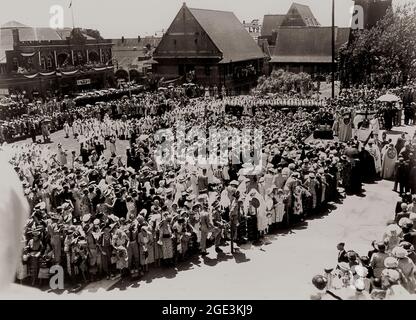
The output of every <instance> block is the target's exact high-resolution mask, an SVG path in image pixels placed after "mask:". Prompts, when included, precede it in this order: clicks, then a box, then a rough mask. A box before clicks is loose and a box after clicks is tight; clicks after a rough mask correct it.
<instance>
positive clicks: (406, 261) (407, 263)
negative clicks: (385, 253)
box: [392, 246, 416, 293]
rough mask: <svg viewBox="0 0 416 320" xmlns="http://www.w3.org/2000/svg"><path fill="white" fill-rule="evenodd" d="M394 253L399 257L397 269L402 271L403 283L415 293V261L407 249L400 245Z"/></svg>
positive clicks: (409, 290) (408, 289)
mask: <svg viewBox="0 0 416 320" xmlns="http://www.w3.org/2000/svg"><path fill="white" fill-rule="evenodd" d="M392 255H393V256H394V257H395V258H396V259H397V262H398V266H397V269H398V270H399V271H400V272H401V276H402V285H403V286H404V287H405V288H406V290H407V291H408V292H409V293H415V288H416V279H415V274H414V273H415V265H414V263H413V261H412V260H411V259H410V258H409V257H408V252H407V250H406V249H404V248H403V247H399V246H398V247H395V248H394V249H393V250H392Z"/></svg>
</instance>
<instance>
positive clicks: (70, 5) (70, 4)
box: [69, 0, 72, 8]
mask: <svg viewBox="0 0 416 320" xmlns="http://www.w3.org/2000/svg"><path fill="white" fill-rule="evenodd" d="M71 7H72V0H71V2H70V3H69V8H71Z"/></svg>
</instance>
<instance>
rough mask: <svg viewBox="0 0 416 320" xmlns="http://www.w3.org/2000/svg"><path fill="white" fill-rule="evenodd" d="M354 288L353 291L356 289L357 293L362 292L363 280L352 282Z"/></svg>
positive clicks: (363, 287)
mask: <svg viewBox="0 0 416 320" xmlns="http://www.w3.org/2000/svg"><path fill="white" fill-rule="evenodd" d="M354 287H355V289H357V290H358V291H363V290H364V289H365V283H364V281H363V279H358V280H356V281H355V282H354Z"/></svg>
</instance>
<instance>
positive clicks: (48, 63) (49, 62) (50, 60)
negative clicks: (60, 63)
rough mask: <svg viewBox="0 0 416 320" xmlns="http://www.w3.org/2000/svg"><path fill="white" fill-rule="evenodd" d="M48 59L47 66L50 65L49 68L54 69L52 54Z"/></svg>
mask: <svg viewBox="0 0 416 320" xmlns="http://www.w3.org/2000/svg"><path fill="white" fill-rule="evenodd" d="M46 61H47V67H48V69H52V67H53V63H52V58H51V56H49V57H48V58H47V60H46Z"/></svg>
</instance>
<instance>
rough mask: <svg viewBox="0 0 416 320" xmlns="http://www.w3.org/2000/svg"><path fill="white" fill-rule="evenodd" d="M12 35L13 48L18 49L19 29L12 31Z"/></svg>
mask: <svg viewBox="0 0 416 320" xmlns="http://www.w3.org/2000/svg"><path fill="white" fill-rule="evenodd" d="M12 35H13V46H14V47H18V46H19V43H20V37H19V29H13V30H12Z"/></svg>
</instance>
